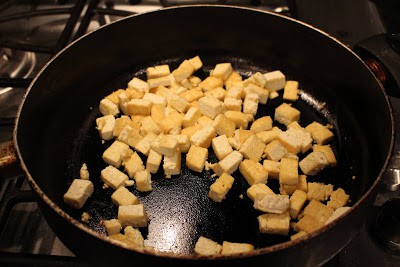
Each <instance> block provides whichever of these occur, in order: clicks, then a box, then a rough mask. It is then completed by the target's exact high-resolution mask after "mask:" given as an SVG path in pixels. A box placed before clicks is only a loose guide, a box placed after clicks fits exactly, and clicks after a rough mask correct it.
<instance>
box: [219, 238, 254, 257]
mask: <svg viewBox="0 0 400 267" xmlns="http://www.w3.org/2000/svg"><path fill="white" fill-rule="evenodd" d="M253 250H254V246H253V245H252V244H248V243H233V242H228V241H224V242H222V250H221V254H223V255H228V254H238V253H246V252H250V251H253Z"/></svg>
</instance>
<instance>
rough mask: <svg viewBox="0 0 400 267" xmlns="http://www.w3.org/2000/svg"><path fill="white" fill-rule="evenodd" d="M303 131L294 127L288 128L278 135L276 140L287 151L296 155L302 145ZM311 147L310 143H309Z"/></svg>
mask: <svg viewBox="0 0 400 267" xmlns="http://www.w3.org/2000/svg"><path fill="white" fill-rule="evenodd" d="M303 133H304V131H302V130H300V129H296V128H289V129H287V130H286V131H283V132H282V133H280V134H279V135H278V138H277V139H278V140H279V141H280V143H281V144H282V145H283V146H284V147H285V148H286V150H287V151H288V152H289V153H292V154H294V155H297V154H298V153H300V152H301V149H302V147H303V142H304V137H305V136H303ZM310 147H311V143H310Z"/></svg>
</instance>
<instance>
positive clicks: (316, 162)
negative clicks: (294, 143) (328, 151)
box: [299, 151, 328, 176]
mask: <svg viewBox="0 0 400 267" xmlns="http://www.w3.org/2000/svg"><path fill="white" fill-rule="evenodd" d="M327 166H328V160H327V159H326V156H325V154H324V153H323V152H314V151H313V152H311V153H310V154H308V155H307V156H306V157H305V158H303V159H302V160H301V161H300V162H299V167H300V169H301V171H302V172H303V173H304V174H305V175H309V176H313V175H316V174H318V173H319V172H320V171H322V170H323V169H324V168H325V167H327Z"/></svg>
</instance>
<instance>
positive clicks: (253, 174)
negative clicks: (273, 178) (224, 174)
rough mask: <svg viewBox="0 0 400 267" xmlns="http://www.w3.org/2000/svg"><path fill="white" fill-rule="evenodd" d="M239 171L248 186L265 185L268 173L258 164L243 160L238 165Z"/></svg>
mask: <svg viewBox="0 0 400 267" xmlns="http://www.w3.org/2000/svg"><path fill="white" fill-rule="evenodd" d="M239 171H240V173H241V174H242V175H243V176H244V178H245V179H246V181H247V183H248V184H249V185H253V184H258V183H263V184H265V183H267V180H268V171H267V170H266V169H265V168H264V167H263V166H262V165H261V164H260V163H258V162H255V161H254V160H251V159H245V160H243V161H242V162H241V163H240V164H239Z"/></svg>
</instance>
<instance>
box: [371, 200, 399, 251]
mask: <svg viewBox="0 0 400 267" xmlns="http://www.w3.org/2000/svg"><path fill="white" fill-rule="evenodd" d="M375 234H376V235H377V237H378V238H379V240H380V241H381V242H382V243H383V244H384V245H385V246H387V247H388V248H389V249H391V250H393V251H396V252H400V198H394V199H391V200H388V201H387V202H385V203H384V204H383V205H382V206H381V207H380V210H379V212H378V216H377V218H376V221H375Z"/></svg>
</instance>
